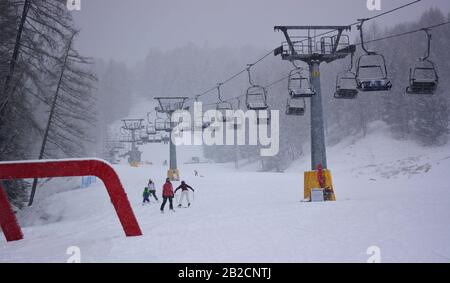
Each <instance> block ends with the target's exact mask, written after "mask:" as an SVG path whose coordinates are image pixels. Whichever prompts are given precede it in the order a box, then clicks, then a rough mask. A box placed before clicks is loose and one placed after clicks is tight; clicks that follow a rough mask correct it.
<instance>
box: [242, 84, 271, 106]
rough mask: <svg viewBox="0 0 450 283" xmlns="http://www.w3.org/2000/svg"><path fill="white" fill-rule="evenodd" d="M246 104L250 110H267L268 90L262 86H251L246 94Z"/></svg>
mask: <svg viewBox="0 0 450 283" xmlns="http://www.w3.org/2000/svg"><path fill="white" fill-rule="evenodd" d="M245 104H246V106H247V109H249V110H267V109H268V108H269V106H268V105H267V91H266V89H265V88H263V87H262V86H251V87H249V88H248V89H247V93H246V95H245Z"/></svg>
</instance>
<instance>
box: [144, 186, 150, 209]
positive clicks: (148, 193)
mask: <svg viewBox="0 0 450 283" xmlns="http://www.w3.org/2000/svg"><path fill="white" fill-rule="evenodd" d="M142 197H143V198H144V200H143V201H142V205H144V204H145V203H146V202H148V203H150V200H149V199H148V198H149V197H150V191H149V190H148V187H145V189H144V192H143V193H142Z"/></svg>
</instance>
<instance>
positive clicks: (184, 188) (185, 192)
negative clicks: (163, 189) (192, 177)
mask: <svg viewBox="0 0 450 283" xmlns="http://www.w3.org/2000/svg"><path fill="white" fill-rule="evenodd" d="M179 189H181V197H180V201H179V203H178V207H181V204H182V202H183V198H186V201H187V203H188V207H189V206H191V202H190V200H189V191H188V189H190V190H191V191H192V192H194V189H193V188H192V187H191V186H189V185H188V184H186V183H185V182H184V181H181V185H179V186H178V188H176V189H175V193H177V191H178V190H179Z"/></svg>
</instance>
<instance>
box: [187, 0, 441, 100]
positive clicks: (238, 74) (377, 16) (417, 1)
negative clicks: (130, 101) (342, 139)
mask: <svg viewBox="0 0 450 283" xmlns="http://www.w3.org/2000/svg"><path fill="white" fill-rule="evenodd" d="M421 1H422V0H415V1H413V2H409V3H406V4H404V5H401V6H399V7H396V8H394V9H391V10H389V11H386V12H383V13H380V14H378V15H375V16H372V17H370V18H366V19H364V20H365V21H370V20H373V19H376V18H379V17H382V16H385V15H387V14H390V13H393V12H395V11H398V10H400V9H403V8H406V7H409V6H411V5H414V4H417V3H419V2H421ZM360 23H361V22H360V21H357V22H354V23H352V24H350V25H349V26H355V25H358V24H360ZM441 25H443V24H440V25H436V26H432V27H429V28H430V29H431V28H434V27H438V26H441ZM421 30H423V29H420V30H418V31H421ZM418 31H414V32H418ZM333 32H336V30H331V31H328V32H324V33H321V34H318V35H316V36H317V37H320V36H323V35H328V34H330V33H333ZM410 33H413V32H409V33H405V34H402V35H406V34H410ZM402 35H398V36H402ZM392 37H397V36H392ZM392 37H387V38H380V39H375V40H369V41H366V42H365V43H371V42H375V41H380V40H384V39H389V38H392ZM303 41H304V40H303ZM356 45H361V43H359V44H356ZM275 49H276V48H274V49H272V50H270V51H269V52H267V53H266V54H265V55H264V56H262V57H261V58H259V59H258V60H256V61H255V62H254V63H253V64H248V65H247V68H245V69H243V70H241V71H240V72H238V73H236V74H234V75H232V76H231V77H229V78H228V79H226V80H224V81H223V82H222V83H221V84H226V83H228V82H230V81H232V80H233V79H235V78H236V77H238V76H240V75H241V74H243V73H245V72H246V71H247V69H248V66H254V65H256V64H258V63H260V62H261V61H263V60H264V59H265V58H267V57H268V56H269V55H271V54H272V53H273V52H274V51H275ZM294 66H295V65H294ZM284 79H287V77H286V78H283V79H282V80H280V82H281V81H283V80H284ZM277 83H278V82H277ZM216 88H217V86H214V87H211V88H209V89H207V90H205V91H204V92H202V93H200V94H197V95H195V96H194V97H193V98H190V99H188V101H189V100H192V99H196V101H198V99H199V98H200V97H202V96H205V95H207V94H209V93H211V92H212V91H214V90H216ZM242 96H243V95H242ZM242 96H239V97H242ZM232 99H233V98H232ZM234 99H235V98H234ZM211 105H212V104H211Z"/></svg>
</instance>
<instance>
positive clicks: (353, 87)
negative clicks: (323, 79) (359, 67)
mask: <svg viewBox="0 0 450 283" xmlns="http://www.w3.org/2000/svg"><path fill="white" fill-rule="evenodd" d="M352 69H353V53H352V54H351V60H350V67H349V69H348V70H346V71H344V72H343V73H340V74H338V75H337V76H336V92H335V93H334V98H336V99H355V98H356V96H357V95H358V89H357V86H358V84H357V81H356V74H355V73H354V72H353V71H352Z"/></svg>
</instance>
